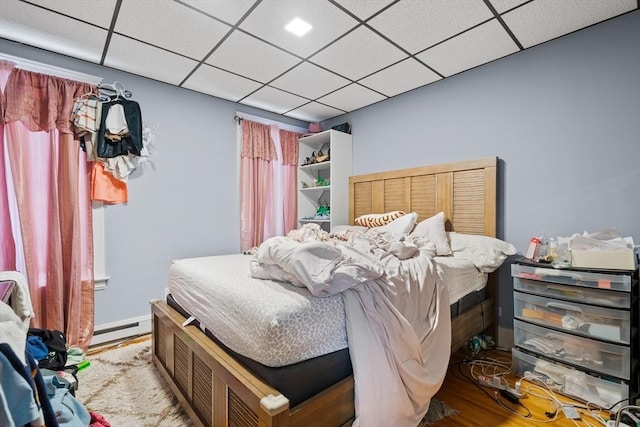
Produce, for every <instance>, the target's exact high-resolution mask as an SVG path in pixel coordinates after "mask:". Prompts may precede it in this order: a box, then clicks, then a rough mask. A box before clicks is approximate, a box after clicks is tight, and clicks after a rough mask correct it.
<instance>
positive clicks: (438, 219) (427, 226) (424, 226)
mask: <svg viewBox="0 0 640 427" xmlns="http://www.w3.org/2000/svg"><path fill="white" fill-rule="evenodd" d="M444 221H445V218H444V212H439V213H437V214H435V215H434V216H432V217H431V218H427V219H425V220H423V221H420V222H419V223H418V225H416V228H415V230H413V232H412V233H411V235H412V236H418V237H422V238H424V239H426V240H428V241H429V242H432V243H433V244H434V245H435V246H436V254H438V255H440V256H442V255H451V246H450V245H449V239H448V238H447V232H446V231H445V229H444Z"/></svg>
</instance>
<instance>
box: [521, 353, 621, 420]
mask: <svg viewBox="0 0 640 427" xmlns="http://www.w3.org/2000/svg"><path fill="white" fill-rule="evenodd" d="M511 355H512V360H513V372H514V373H515V374H516V375H519V376H521V377H524V378H527V379H529V380H530V381H532V382H533V383H534V384H538V385H539V384H540V383H539V382H538V381H535V379H538V380H540V381H542V382H543V383H544V384H547V385H549V386H550V387H551V388H552V389H553V390H554V391H556V392H558V393H562V394H565V395H568V396H571V397H573V398H575V399H578V400H581V401H583V402H590V403H593V404H596V405H599V406H600V407H602V408H609V407H611V406H612V405H614V404H615V403H617V402H620V401H621V400H623V399H627V398H628V397H629V386H628V385H627V384H624V383H616V382H612V381H608V380H605V379H602V378H597V377H593V376H591V375H589V374H586V373H584V372H582V371H578V370H576V369H574V368H570V367H568V366H565V365H562V364H560V363H554V362H550V361H547V360H543V359H539V358H537V357H534V356H532V355H530V354H527V353H525V352H523V351H520V350H518V349H516V348H514V349H512V350H511ZM524 387H525V390H526V386H524ZM620 405H622V404H618V406H616V407H615V408H614V410H617V409H619V407H620Z"/></svg>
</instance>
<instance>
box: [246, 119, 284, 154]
mask: <svg viewBox="0 0 640 427" xmlns="http://www.w3.org/2000/svg"><path fill="white" fill-rule="evenodd" d="M241 155H242V157H249V158H251V159H255V158H260V159H263V160H266V161H271V160H273V159H275V158H277V157H278V155H277V154H276V146H275V144H274V143H273V140H272V139H271V128H270V127H269V126H268V125H265V124H262V123H258V122H252V121H250V120H247V119H244V120H242V154H241Z"/></svg>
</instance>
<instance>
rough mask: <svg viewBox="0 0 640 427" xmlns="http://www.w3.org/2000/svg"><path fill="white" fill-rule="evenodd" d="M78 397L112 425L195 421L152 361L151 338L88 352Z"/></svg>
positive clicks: (170, 425)
mask: <svg viewBox="0 0 640 427" xmlns="http://www.w3.org/2000/svg"><path fill="white" fill-rule="evenodd" d="M87 359H88V360H89V361H90V362H91V365H90V366H89V367H88V368H86V369H83V370H82V371H80V372H78V386H79V387H78V390H77V392H76V397H77V398H78V400H79V401H80V402H82V403H83V404H84V405H85V407H86V408H87V409H88V410H89V411H93V412H97V413H99V414H100V415H102V416H104V418H105V419H106V420H107V421H108V422H109V423H110V424H111V426H112V427H134V426H136V427H137V426H140V427H142V426H145V427H146V426H148V427H156V426H163V427H179V426H192V425H193V423H192V422H191V421H190V420H189V418H188V417H187V416H186V414H185V413H184V412H183V410H182V408H181V407H180V404H179V403H178V400H177V399H176V398H175V396H174V395H173V393H172V392H171V389H170V388H169V386H168V385H167V383H166V381H165V380H164V378H162V377H161V376H160V373H159V372H158V371H157V369H156V368H155V366H153V362H152V361H151V341H150V340H146V341H142V342H138V343H134V344H129V345H123V346H120V347H115V348H113V349H110V350H107V351H104V352H101V353H98V354H95V355H93V356H91V355H90V356H88V357H87Z"/></svg>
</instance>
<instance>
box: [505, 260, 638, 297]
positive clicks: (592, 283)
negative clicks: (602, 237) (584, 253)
mask: <svg viewBox="0 0 640 427" xmlns="http://www.w3.org/2000/svg"><path fill="white" fill-rule="evenodd" d="M511 276H513V277H520V278H521V279H529V280H537V281H539V282H551V283H560V284H564V285H578V286H582V287H587V288H596V289H611V290H615V291H625V292H631V276H630V275H628V274H606V273H594V272H590V271H575V270H561V269H555V268H552V267H549V268H546V267H531V266H528V265H520V264H511Z"/></svg>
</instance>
